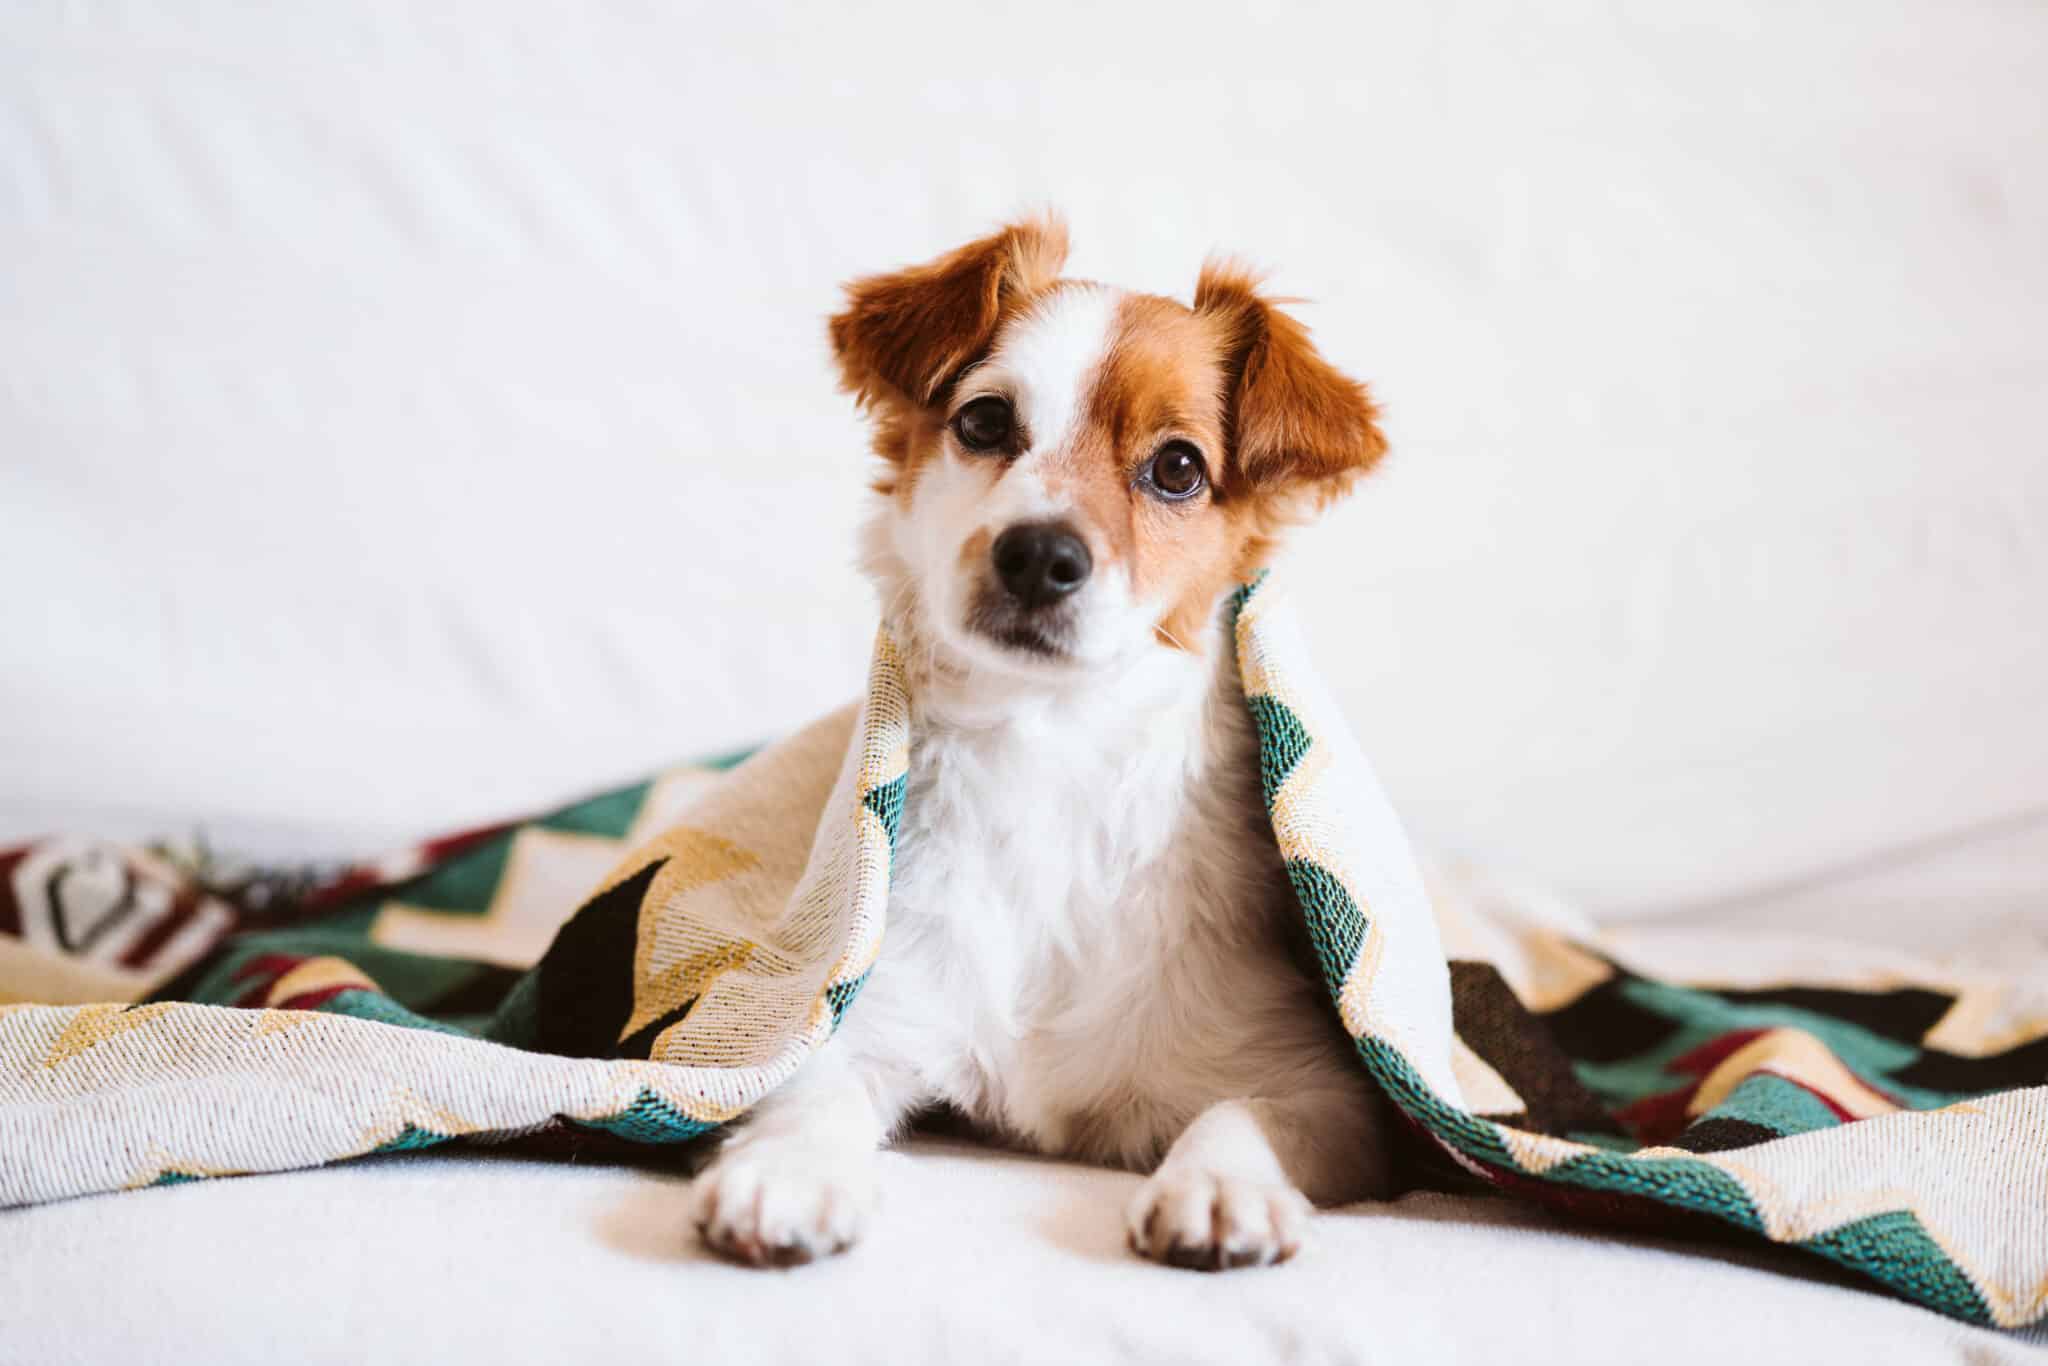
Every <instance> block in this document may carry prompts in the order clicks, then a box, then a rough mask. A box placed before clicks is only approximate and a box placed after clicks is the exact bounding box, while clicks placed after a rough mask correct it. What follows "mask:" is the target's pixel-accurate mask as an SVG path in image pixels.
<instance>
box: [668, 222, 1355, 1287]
mask: <svg viewBox="0 0 2048 1366" xmlns="http://www.w3.org/2000/svg"><path fill="white" fill-rule="evenodd" d="M1066 254H1067V239H1066V232H1065V229H1064V227H1063V226H1062V225H1061V224H1060V223H1059V222H1058V221H1057V220H1056V219H1052V218H1049V217H1048V218H1037V219H1029V220H1025V221H1020V222H1017V223H1014V224H1012V225H1010V226H1007V227H1005V228H1003V229H1002V230H1001V231H999V232H997V233H995V234H993V235H991V236H988V237H985V238H983V239H981V240H979V241H975V242H971V243H969V244H968V245H966V246H964V247H961V248H959V249H958V250H956V251H953V252H951V253H949V254H947V255H945V256H942V257H940V258H939V259H937V260H935V261H932V262H929V263H927V264H924V265H920V266H914V267H911V268H908V269H904V270H899V271H895V272H893V273H889V274H883V275H877V276H873V277H870V278H866V279H861V280H858V281H855V282H854V283H852V284H851V285H849V286H848V287H847V299H846V304H845V307H844V309H843V311H841V312H840V313H838V314H837V315H836V316H834V317H833V318H832V319H831V323H830V328H829V333H830V339H831V346H832V352H833V355H834V356H835V357H836V359H837V362H838V366H839V369H840V373H841V377H842V380H843V384H844V387H845V389H846V390H847V391H849V392H850V393H851V394H852V395H853V397H854V398H855V400H856V401H857V402H858V404H859V405H860V407H861V408H862V409H863V410H865V412H866V413H867V414H868V415H869V418H870V420H871V422H872V425H873V433H874V450H875V452H876V454H878V455H879V456H880V457H881V460H882V469H881V474H880V477H879V478H878V479H877V480H876V482H875V485H874V489H875V495H876V496H875V499H874V506H873V511H872V515H871V516H870V517H869V519H868V520H867V522H866V526H865V530H864V535H863V549H864V564H865V568H866V570H867V572H868V573H869V574H870V575H871V577H872V578H873V580H874V582H875V584H876V586H877V588H878V591H879V595H880V599H881V603H882V610H883V617H884V621H885V624H886V625H887V627H888V629H889V630H890V632H891V633H892V635H893V636H894V637H895V639H896V641H897V642H898V644H899V645H900V647H901V654H902V657H903V659H904V661H905V670H906V674H907V678H908V682H909V688H910V696H911V698H912V707H913V711H912V718H911V723H912V724H911V733H912V737H913V738H912V741H911V754H910V765H909V787H908V791H907V794H906V802H905V807H904V816H903V821H902V827H901V829H900V831H899V835H898V861H897V872H896V874H895V880H894V883H893V885H892V887H891V889H890V894H889V905H888V927H889V928H888V934H887V937H886V939H885V941H884V944H883V947H882V950H881V956H880V958H879V960H878V961H877V963H876V965H875V967H874V969H873V971H872V973H871V974H870V977H869V979H868V982H867V985H866V986H865V987H864V989H863V990H862V993H861V997H860V1000H859V1002H858V1004H857V1006H856V1007H855V1008H854V1009H852V1010H850V1011H849V1012H848V1013H847V1016H846V1020H845V1022H844V1024H843V1025H842V1026H841V1027H840V1028H839V1030H838V1032H837V1034H836V1035H834V1037H833V1038H832V1039H831V1040H830V1041H829V1042H828V1043H826V1044H825V1045H824V1046H823V1047H821V1048H820V1049H819V1050H818V1052H817V1053H816V1054H815V1055H814V1056H813V1057H812V1058H811V1059H810V1060H809V1061H807V1062H806V1063H805V1065H804V1066H803V1067H802V1069H800V1071H799V1072H798V1073H797V1075H796V1076H795V1077H794V1078H793V1079H792V1080H791V1081H790V1082H789V1083H787V1084H786V1085H785V1086H783V1087H782V1088H781V1089H779V1090H777V1091H775V1092H774V1093H772V1094H771V1095H770V1096H768V1097H767V1098H766V1099H765V1100H763V1101H762V1102H761V1103H760V1104H759V1105H758V1106H756V1107H755V1109H754V1110H753V1112H752V1114H751V1115H750V1116H749V1118H748V1120H747V1122H746V1123H745V1124H744V1125H743V1126H742V1127H741V1128H740V1129H739V1130H738V1132H737V1134H736V1135H735V1136H734V1137H732V1138H730V1139H729V1140H727V1141H726V1143H725V1144H724V1146H723V1147H721V1148H720V1149H719V1150H718V1152H717V1153H716V1155H715V1156H714V1157H713V1158H712V1160H711V1162H710V1164H709V1165H708V1166H707V1167H706V1168H705V1170H704V1171H703V1172H702V1173H701V1174H700V1175H699V1176H698V1177H697V1179H696V1181H695V1184H694V1185H693V1187H692V1191H691V1203H692V1216H693V1218H694V1220H695V1223H696V1226H697V1229H698V1231H699V1234H700V1236H701V1237H702V1239H703V1241H704V1242H705V1243H706V1244H707V1245H708V1246H709V1247H710V1248H711V1249H712V1250H713V1251H715V1252H717V1253H720V1254H722V1255H724V1256H726V1257H728V1258H730V1259H733V1260H735V1261H739V1262H743V1263H748V1264H754V1265H792V1264H796V1263H801V1262H806V1261H809V1260H811V1259H813V1258H815V1257H819V1256H822V1255H826V1254H830V1253H834V1252H838V1251H840V1250H842V1249H844V1248H846V1247H848V1246H849V1245H851V1244H852V1243H854V1242H855V1241H856V1240H857V1239H858V1238H859V1236H860V1234H861V1232H862V1229H863V1227H864V1226H865V1225H866V1224H867V1222H868V1221H869V1219H870V1217H871V1215H872V1213H873V1211H874V1209H875V1204H876V1197H877V1172H876V1168H877V1165H878V1162H877V1158H876V1150H877V1148H878V1147H879V1146H881V1145H882V1144H884V1143H886V1142H887V1141H888V1140H889V1139H890V1138H891V1137H892V1136H894V1135H896V1134H898V1133H900V1132H901V1131H902V1130H903V1129H904V1127H905V1126H906V1125H907V1123H908V1122H909V1121H910V1120H911V1119H912V1118H913V1117H914V1116H916V1115H918V1114H919V1113H920V1112H924V1111H928V1110H932V1109H934V1108H943V1109H947V1110H950V1111H953V1112H956V1113H957V1114H959V1115H962V1116H964V1117H965V1118H966V1119H967V1120H968V1121H969V1122H970V1123H971V1124H972V1125H973V1126H974V1127H975V1128H977V1129H979V1130H981V1131H983V1132H986V1133H988V1134H990V1135H993V1136H996V1137H999V1138H1001V1139H1003V1140H1006V1141H1008V1142H1010V1143H1013V1144H1016V1145H1021V1146H1023V1147H1025V1148H1028V1149H1031V1150H1035V1151H1038V1152H1042V1153H1048V1154H1056V1155H1059V1156H1063V1157H1069V1158H1074V1159H1079V1160H1082V1161H1087V1162H1092V1163H1101V1164H1109V1165H1114V1166H1119V1167H1125V1168H1129V1169H1132V1170H1135V1171H1140V1172H1145V1173H1149V1175H1148V1176H1147V1179H1146V1180H1145V1181H1144V1182H1143V1183H1142V1185H1141V1186H1140V1188H1139V1189H1138V1191H1137V1193H1136V1196H1135V1198H1134V1199H1133V1200H1132V1202H1131V1204H1130V1206H1129V1209H1128V1212H1127V1216H1126V1225H1127V1230H1128V1240H1129V1243H1130V1246H1131V1248H1132V1249H1133V1250H1134V1251H1135V1252H1137V1253H1138V1254H1140V1255H1142V1256H1145V1257H1149V1258H1152V1259H1154V1260H1158V1261H1163V1262H1167V1263H1170V1264H1173V1265H1177V1266H1188V1267H1197V1268H1204V1269H1221V1268H1227V1267H1241V1266H1256V1265H1264V1264H1270V1263H1275V1262H1279V1261H1283V1260H1285V1259H1287V1258H1288V1257H1290V1256H1292V1255H1293V1254H1294V1253H1295V1252H1296V1251H1297V1250H1298V1249H1299V1248H1300V1247H1301V1246H1302V1244H1303V1240H1304V1238H1305V1237H1306V1235H1307V1233H1308V1229H1309V1224H1310V1220H1311V1213H1312V1208H1313V1206H1314V1205H1319V1204H1320V1205H1327V1204H1333V1203H1341V1202H1348V1201H1352V1200H1357V1199H1362V1198H1368V1197H1375V1196H1381V1195H1384V1194H1385V1193H1387V1192H1388V1190H1389V1188H1390V1182H1391V1179H1392V1173H1391V1168H1392V1150H1391V1140H1392V1137H1393V1130H1394V1128H1395V1124H1394V1121H1393V1119H1392V1116H1391V1112H1390V1110H1389V1109H1388V1107H1387V1105H1386V1102H1385V1101H1384V1099H1383V1098H1382V1097H1381V1096H1380V1095H1379V1094H1378V1093H1377V1091H1376V1090H1375V1088H1374V1087H1373V1085H1372V1084H1371V1082H1370V1081H1369V1080H1368V1079H1367V1077H1366V1075H1365V1072H1364V1070H1363V1068H1362V1067H1361V1066H1360V1064H1359V1060H1358V1058H1357V1056H1356V1053H1355V1052H1354V1050H1353V1048H1352V1045H1351V1042H1350V1041H1349V1040H1348V1039H1347V1038H1346V1037H1345V1036H1344V1034H1343V1031H1342V1029H1341V1026H1340V1025H1339V1024H1338V1022H1337V1019H1336V1015H1335V1012H1334V1011H1333V1009H1332V1008H1331V1006H1330V1004H1329V1001H1328V999H1327V996H1326V994H1325V991H1324V988H1323V986H1322V983H1321V981H1320V980H1319V978H1318V977H1317V975H1316V973H1315V971H1314V969H1313V966H1312V963H1311V962H1309V961H1306V960H1305V958H1304V955H1303V954H1302V953H1301V952H1300V951H1299V948H1300V937H1301V932H1300V928H1299V923H1300V914H1299V911H1298V910H1297V909H1296V907H1295V905H1294V899H1293V893H1292V891H1291V890H1290V888H1289V884H1288V881H1287V876H1286V873H1285V870H1284V869H1283V867H1282V864H1281V860H1280V856H1279V852H1278V849H1277V846H1276V844H1275V840H1274V836H1273V833H1272V830H1271V827H1270V825H1269V824H1268V821H1267V818H1266V815H1265V802H1264V800H1263V798H1262V795H1261V789H1260V779H1259V755H1258V745H1257V739H1256V736H1255V735H1254V733H1253V730H1252V724H1251V720H1250V717H1249V715H1248V713H1247V709H1246V707H1245V705H1244V701H1243V696H1242V693H1241V691H1240V689H1239V685H1238V679H1237V664H1236V659H1235V651H1234V649H1233V648H1232V642H1231V640H1230V638H1229V634H1228V632H1227V631H1225V630H1224V629H1223V623H1222V613H1223V607H1224V600H1225V598H1226V597H1227V595H1228V594H1229V592H1230V591H1231V590H1232V589H1233V588H1234V587H1235V586H1236V585H1237V584H1239V583H1241V582H1243V581H1244V580H1246V579H1247V578H1249V577H1250V576H1252V575H1254V574H1255V573H1256V572H1257V571H1258V570H1259V569H1260V568H1261V567H1262V566H1264V565H1265V563H1266V562H1267V561H1268V559H1269V558H1270V557H1271V556H1272V554H1273V553H1274V551H1275V549H1276V548H1277V546H1278V545H1279V543H1280V541H1281V539H1282V537H1283V535H1284V533H1285V532H1286V531H1287V529H1288V528H1290V527H1292V526H1295V525H1297V524H1299V523H1301V522H1303V521H1305V520H1307V519H1308V518H1310V517H1313V516H1314V515H1315V514H1316V513H1317V512H1318V511H1319V510H1321V509H1322V508H1323V507H1325V506H1327V505H1328V504H1329V503H1330V502H1331V501H1332V500H1334V499H1336V498H1337V497H1339V496H1341V495H1342V494H1344V493H1345V492H1346V491H1347V490H1348V489H1349V488H1350V487H1351V485H1352V484H1353V483H1354V481H1355V480H1356V479H1357V478H1358V477H1359V476H1360V475H1362V474H1364V473H1365V472H1366V471H1367V470H1369V469H1371V468H1372V467H1373V465H1374V464H1375V463H1377V462H1378V461H1379V459H1380V458H1381V455H1382V454H1383V452H1384V450H1385V445H1386V443H1385V441H1384V439H1383V437H1382V435H1381V432H1380V428H1379V422H1378V411H1377V409H1376V407H1375V405H1374V403H1373V400H1372V398H1371V396H1370V395H1369V394H1368V392H1367V391H1366V389H1365V388H1364V386H1362V385H1361V384H1359V383H1357V382H1355V381H1353V380H1351V379H1349V378H1347V377H1345V376H1344V375H1343V374H1341V373H1339V372H1338V371H1337V370H1336V369H1335V368H1333V367H1332V366H1331V365H1330V364H1329V362H1327V361H1326V360H1324V359H1323V357H1322V356H1321V355H1320V354H1318V352H1317V351H1316V349H1315V347H1314V345H1313V344H1312V342H1311V340H1310V338H1309V334H1308V331H1307V329H1306V328H1304V327H1303V326H1302V324H1301V323H1300V322H1298V321H1297V320H1295V319H1294V318H1293V317H1292V316H1290V315H1289V314H1287V313H1286V312H1284V311H1282V309H1281V307H1280V305H1279V303H1278V302H1276V301H1275V300H1272V299H1269V298H1267V297H1265V296H1264V295H1263V294H1262V293H1261V292H1260V288H1259V281H1258V278H1257V277H1256V276H1255V275H1253V274H1252V273H1251V272H1249V271H1248V270H1246V269H1245V268H1243V267H1241V266H1239V265H1236V264H1234V263H1231V262H1228V261H1211V262H1210V263H1209V264H1207V265H1205V266H1204V267H1203V269H1202V271H1201V275H1200V278H1199V279H1198V280H1197V282H1196V285H1195V291H1194V298H1193V303H1192V306H1190V305H1187V304H1182V303H1179V302H1177V301H1175V300H1173V299H1169V298H1165V297H1161V296H1158V295H1151V294H1141V293H1130V292H1126V291H1123V290H1119V289H1114V288H1110V287H1108V286H1105V285H1100V284H1096V283H1093V282H1089V281H1083V280H1073V279H1064V278H1061V275H1060V271H1061V269H1062V267H1063V266H1064V264H1065V260H1066Z"/></svg>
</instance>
